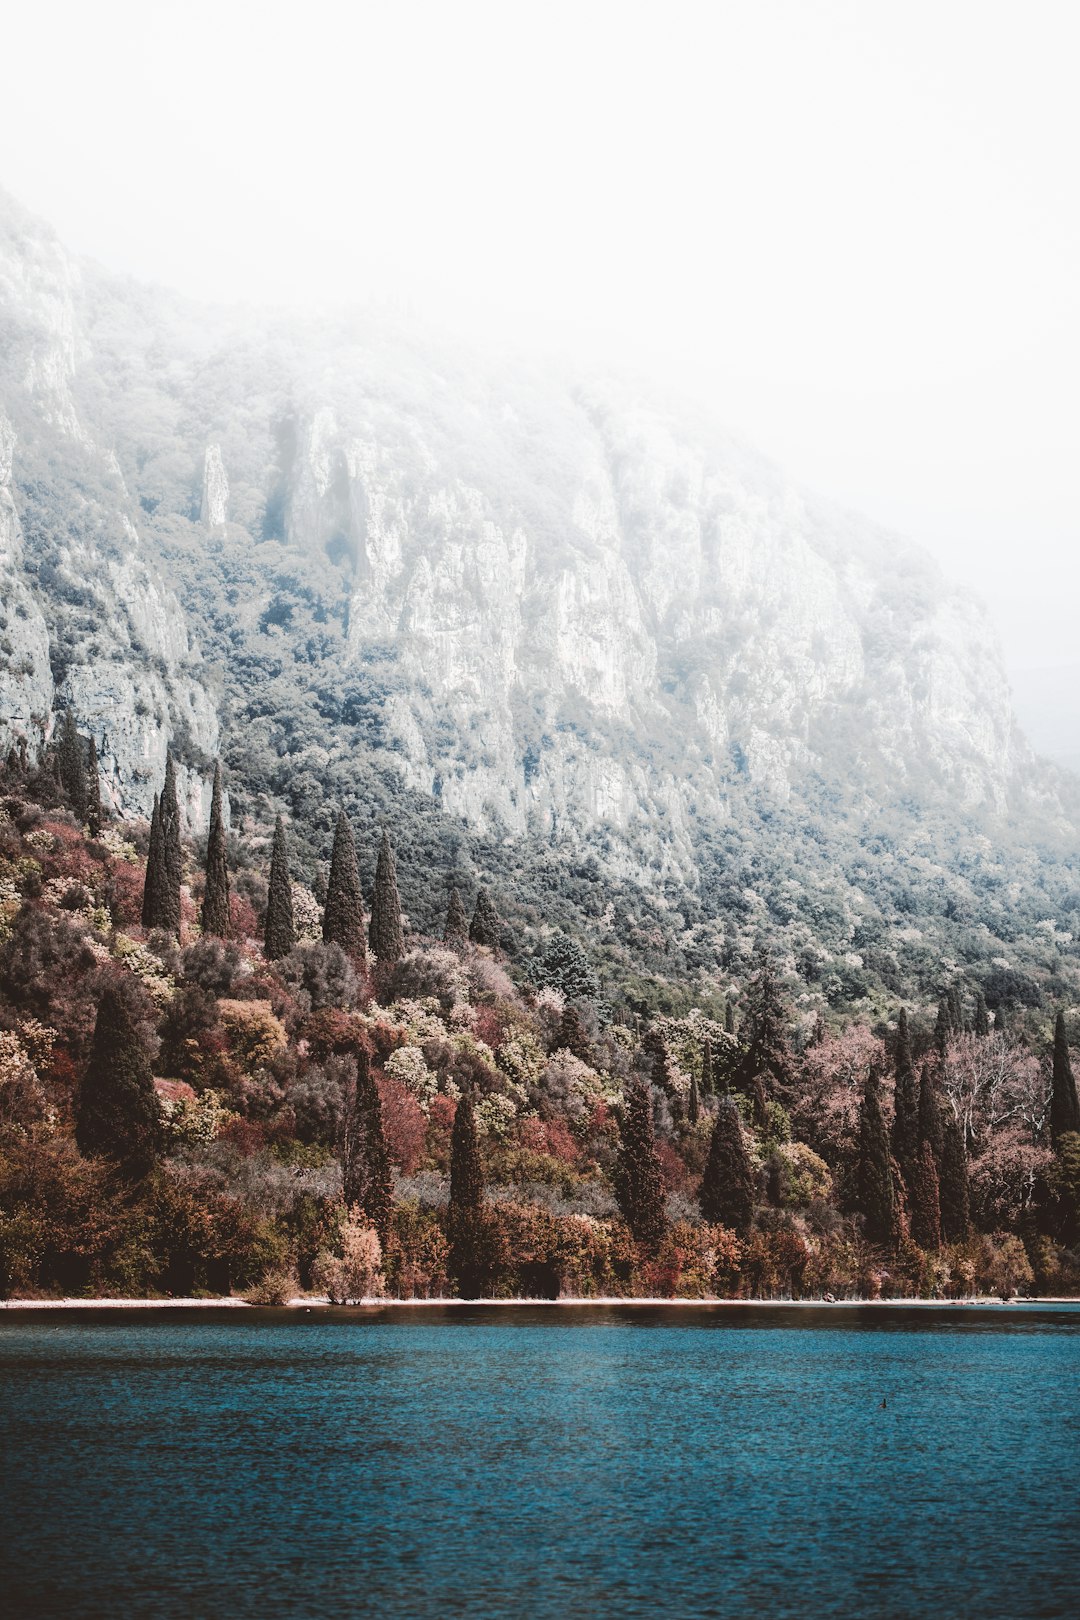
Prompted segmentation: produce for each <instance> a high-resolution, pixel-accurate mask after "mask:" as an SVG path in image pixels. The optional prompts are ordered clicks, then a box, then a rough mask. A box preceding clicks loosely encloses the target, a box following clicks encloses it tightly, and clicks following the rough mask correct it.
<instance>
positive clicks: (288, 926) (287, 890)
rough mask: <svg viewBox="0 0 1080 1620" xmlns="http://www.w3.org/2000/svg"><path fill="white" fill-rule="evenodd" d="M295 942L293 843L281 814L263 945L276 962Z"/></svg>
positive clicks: (271, 853) (278, 821) (267, 897)
mask: <svg viewBox="0 0 1080 1620" xmlns="http://www.w3.org/2000/svg"><path fill="white" fill-rule="evenodd" d="M295 944H296V923H295V921H294V918H293V903H292V880H291V878H290V877H289V846H288V843H287V842H286V838H285V824H284V822H283V821H282V819H281V817H280V816H278V818H277V820H276V821H275V823H274V846H273V849H272V850H271V852H270V886H269V890H268V892H267V896H266V928H265V932H264V935H263V948H264V949H265V951H266V955H267V957H268V959H269V960H270V961H271V962H274V961H276V960H277V959H278V958H279V957H281V956H288V954H289V952H290V951H291V950H292V948H293V946H294V945H295Z"/></svg>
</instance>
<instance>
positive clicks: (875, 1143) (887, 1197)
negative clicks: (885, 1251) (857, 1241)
mask: <svg viewBox="0 0 1080 1620" xmlns="http://www.w3.org/2000/svg"><path fill="white" fill-rule="evenodd" d="M858 1196H859V1207H860V1208H861V1210H862V1213H863V1219H864V1224H865V1230H866V1235H867V1237H868V1238H869V1240H870V1242H871V1243H879V1244H882V1245H886V1246H887V1245H891V1243H892V1241H893V1236H894V1232H895V1218H896V1210H895V1204H894V1201H893V1179H892V1165H891V1162H890V1154H889V1136H888V1132H887V1131H886V1129H885V1116H884V1114H883V1113H882V1111H881V1094H880V1092H879V1089H878V1077H877V1075H876V1074H875V1072H874V1070H873V1069H871V1070H870V1073H869V1074H868V1075H867V1077H866V1085H865V1087H864V1089H863V1100H862V1108H861V1110H860V1113H859V1163H858Z"/></svg>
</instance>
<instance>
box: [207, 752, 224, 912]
mask: <svg viewBox="0 0 1080 1620" xmlns="http://www.w3.org/2000/svg"><path fill="white" fill-rule="evenodd" d="M202 926H203V933H204V934H216V935H217V937H218V939H227V938H228V935H229V867H228V861H227V859H226V853H225V818H224V815H223V813H222V808H221V765H220V763H219V764H216V765H215V766H214V790H213V793H212V795H211V798H210V830H209V833H208V834H207V839H206V888H205V891H204V893H203V904H202Z"/></svg>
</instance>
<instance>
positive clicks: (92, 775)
mask: <svg viewBox="0 0 1080 1620" xmlns="http://www.w3.org/2000/svg"><path fill="white" fill-rule="evenodd" d="M86 825H87V827H88V828H89V830H90V836H91V838H100V837H101V771H100V769H99V768H98V752H97V743H96V742H95V741H94V739H93V737H92V736H91V738H90V741H89V743H88V744H87V757H86Z"/></svg>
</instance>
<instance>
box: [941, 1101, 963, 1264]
mask: <svg viewBox="0 0 1080 1620" xmlns="http://www.w3.org/2000/svg"><path fill="white" fill-rule="evenodd" d="M939 1181H940V1189H939V1190H940V1197H941V1231H942V1235H943V1236H944V1238H945V1241H946V1243H963V1242H964V1241H965V1239H966V1238H967V1236H968V1233H969V1232H970V1230H971V1199H970V1194H969V1190H968V1161H967V1151H966V1149H965V1147H964V1132H963V1129H962V1127H961V1125H960V1121H959V1120H958V1119H957V1117H956V1115H955V1114H954V1113H953V1111H952V1109H951V1108H949V1109H946V1110H945V1142H944V1147H943V1149H942V1154H941V1170H940V1176H939Z"/></svg>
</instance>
